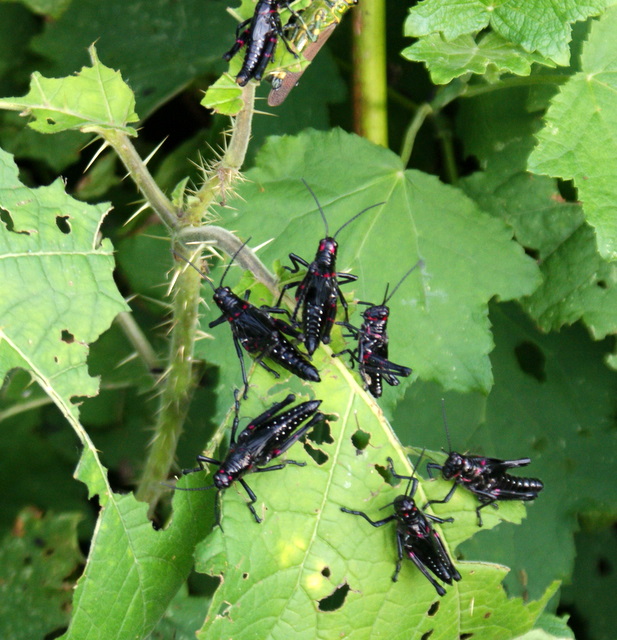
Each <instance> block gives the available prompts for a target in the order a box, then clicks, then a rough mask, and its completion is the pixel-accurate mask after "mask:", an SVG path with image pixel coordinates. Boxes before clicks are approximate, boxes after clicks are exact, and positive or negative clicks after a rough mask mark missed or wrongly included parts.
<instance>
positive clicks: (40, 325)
mask: <svg viewBox="0 0 617 640" xmlns="http://www.w3.org/2000/svg"><path fill="white" fill-rule="evenodd" d="M0 167H1V169H0V171H1V172H2V186H1V187H0V206H1V207H2V209H4V211H5V212H6V216H8V218H9V220H10V223H9V224H7V223H6V222H4V220H3V223H1V224H0V317H1V318H2V321H1V322H0V380H3V379H4V376H5V375H6V373H7V372H8V371H9V370H10V369H11V368H13V367H22V368H24V369H26V370H27V371H29V372H30V373H31V374H32V375H33V376H34V378H35V379H36V380H37V382H38V383H39V384H40V385H41V386H42V388H43V389H44V390H45V391H46V392H47V393H48V394H49V395H50V396H51V397H52V399H53V400H54V401H56V402H57V403H58V401H59V400H60V399H62V401H63V403H64V404H65V405H66V406H67V407H69V408H70V413H72V414H73V415H77V413H78V406H77V405H75V404H73V403H71V398H72V397H74V396H79V395H82V396H91V395H95V394H96V392H97V389H98V381H97V380H96V379H95V378H92V377H90V375H89V374H88V369H87V366H86V356H87V354H88V347H87V345H88V344H89V343H91V342H93V341H94V340H96V338H98V336H99V335H100V334H101V333H102V332H103V331H105V330H106V329H107V328H108V327H109V325H110V324H111V321H112V320H113V318H114V316H115V315H116V314H117V313H119V312H120V311H124V310H126V309H127V306H126V303H125V302H124V300H123V299H122V296H121V295H120V292H119V291H118V289H117V288H116V285H115V283H114V281H113V278H112V270H113V267H114V258H113V251H112V246H111V243H110V242H109V240H103V241H102V242H100V243H99V239H98V238H97V234H98V231H99V227H100V225H101V221H102V219H103V217H104V216H105V214H106V213H107V207H106V206H105V205H89V204H85V203H83V202H79V201H77V200H74V199H73V198H71V197H69V196H68V195H67V194H66V193H65V191H64V184H63V183H62V181H61V180H57V181H56V182H54V183H53V184H51V185H49V186H47V187H39V188H38V189H31V188H29V187H26V186H24V185H23V184H22V183H21V182H20V181H19V178H18V170H17V167H16V165H15V163H14V162H13V160H12V158H11V157H10V155H9V154H7V153H5V152H4V151H1V150H0Z"/></svg>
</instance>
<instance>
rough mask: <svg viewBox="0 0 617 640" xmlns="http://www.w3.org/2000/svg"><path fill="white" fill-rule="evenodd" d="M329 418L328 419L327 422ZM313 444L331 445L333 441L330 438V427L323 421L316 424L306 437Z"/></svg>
mask: <svg viewBox="0 0 617 640" xmlns="http://www.w3.org/2000/svg"><path fill="white" fill-rule="evenodd" d="M329 419H330V418H328V420H329ZM308 437H309V438H310V439H311V441H312V442H314V443H315V444H332V443H333V442H334V439H333V438H332V432H331V431H330V425H329V424H328V423H327V422H326V421H325V420H324V422H320V423H319V424H316V425H315V426H314V427H313V429H312V430H311V432H310V433H309V436H308Z"/></svg>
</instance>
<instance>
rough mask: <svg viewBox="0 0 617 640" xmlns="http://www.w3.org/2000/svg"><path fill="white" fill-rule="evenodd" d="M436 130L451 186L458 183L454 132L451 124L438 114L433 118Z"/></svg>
mask: <svg viewBox="0 0 617 640" xmlns="http://www.w3.org/2000/svg"><path fill="white" fill-rule="evenodd" d="M433 123H434V124H435V130H436V131H437V139H438V140H439V143H440V145H441V153H442V156H443V164H444V172H445V174H446V176H447V181H448V182H449V183H450V184H456V183H457V182H458V165H457V163H456V158H455V157H454V146H453V144H452V130H451V129H450V124H449V122H448V121H447V120H446V119H445V118H444V117H443V116H442V115H441V114H437V115H436V116H435V117H434V118H433Z"/></svg>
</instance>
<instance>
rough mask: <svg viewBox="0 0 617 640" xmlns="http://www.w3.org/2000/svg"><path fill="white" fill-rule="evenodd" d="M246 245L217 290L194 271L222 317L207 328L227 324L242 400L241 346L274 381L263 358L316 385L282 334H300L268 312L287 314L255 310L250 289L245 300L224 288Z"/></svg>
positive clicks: (311, 371)
mask: <svg viewBox="0 0 617 640" xmlns="http://www.w3.org/2000/svg"><path fill="white" fill-rule="evenodd" d="M245 244H246V243H245ZM245 244H243V245H242V246H241V247H240V248H239V249H238V251H236V253H235V254H234V255H233V256H232V258H231V261H230V262H229V265H228V266H227V268H226V269H225V272H224V273H223V277H222V278H221V282H220V284H219V286H218V287H215V286H214V285H213V284H212V282H210V280H209V279H208V278H205V276H203V274H201V271H199V269H197V271H199V273H200V274H201V275H202V277H204V279H206V280H208V282H209V283H210V286H211V287H212V289H213V290H214V295H213V299H214V302H216V304H217V306H218V307H219V309H220V310H221V312H222V315H221V316H220V317H219V318H217V319H216V320H213V321H212V322H210V324H209V325H208V326H209V327H210V328H212V327H216V326H218V325H219V324H222V323H223V322H225V321H227V322H229V326H230V328H231V333H232V337H233V342H234V346H235V348H236V353H237V355H238V358H239V360H240V368H241V370H242V382H243V383H244V391H245V397H246V393H247V391H248V379H247V377H246V369H245V367H244V355H243V353H242V348H241V346H242V347H244V348H245V349H246V350H247V351H248V352H249V353H250V354H252V355H254V356H255V357H256V360H257V362H258V363H259V364H260V365H261V366H262V367H263V368H264V369H266V371H269V372H270V373H272V374H273V375H274V376H275V377H276V378H278V377H279V374H278V373H277V372H276V371H274V370H273V369H272V368H270V367H269V366H268V365H267V364H266V363H265V362H264V361H263V359H264V358H269V359H270V360H272V361H273V362H276V363H277V364H279V365H280V366H281V367H283V368H284V369H287V371H291V373H293V374H294V375H296V376H298V377H299V378H302V379H303V380H309V381H311V382H319V381H320V380H321V378H320V377H319V373H318V371H317V369H316V368H315V367H314V366H313V365H312V364H311V363H310V362H309V361H308V360H307V359H306V357H305V356H304V355H302V353H300V351H298V349H296V347H294V345H293V344H292V343H291V342H290V341H289V340H288V339H287V338H286V337H285V335H283V334H287V335H290V336H293V337H299V333H298V332H297V331H296V330H295V329H294V328H293V327H292V326H290V325H289V324H287V323H286V322H284V321H283V320H281V319H280V318H273V317H272V316H271V315H270V313H269V312H272V313H274V312H282V313H288V312H287V311H285V310H283V309H277V308H272V307H256V306H254V305H252V304H251V303H250V302H249V301H248V299H249V296H250V291H249V290H247V291H246V292H245V294H244V298H240V297H238V296H237V295H236V294H235V293H234V292H233V291H232V290H231V289H230V288H229V287H224V286H223V280H224V279H225V276H226V275H227V272H228V271H229V268H230V267H231V265H232V264H233V261H234V259H235V258H236V256H237V255H238V253H240V251H242V249H243V248H244V246H245ZM180 257H182V256H180ZM183 259H184V258H183ZM185 260H186V259H185ZM187 262H188V261H187ZM189 264H190V265H191V266H192V267H193V268H195V269H196V268H197V267H195V265H193V264H191V263H190V262H189Z"/></svg>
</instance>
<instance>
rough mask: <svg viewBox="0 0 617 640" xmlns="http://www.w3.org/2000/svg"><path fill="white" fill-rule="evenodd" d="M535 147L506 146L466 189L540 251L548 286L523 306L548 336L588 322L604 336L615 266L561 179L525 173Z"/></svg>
mask: <svg viewBox="0 0 617 640" xmlns="http://www.w3.org/2000/svg"><path fill="white" fill-rule="evenodd" d="M531 148H532V142H531V140H530V139H529V138H527V139H525V140H522V141H514V142H512V143H510V144H507V145H505V146H504V147H503V148H502V149H500V150H499V151H496V152H495V153H494V154H493V156H492V157H489V158H488V159H487V169H486V171H483V172H477V173H476V174H474V175H472V176H470V177H469V178H466V179H465V180H463V181H462V186H463V188H464V189H465V191H466V192H467V193H468V194H469V195H470V196H471V197H473V198H474V199H475V200H476V201H477V202H478V204H479V205H480V206H481V207H482V208H483V209H484V210H486V211H490V212H491V213H493V214H494V215H495V216H499V217H500V218H503V219H504V220H506V221H507V222H508V223H509V224H511V225H512V227H513V228H514V231H515V234H516V238H517V240H518V241H519V242H520V243H521V244H522V245H523V246H525V247H528V248H530V249H533V250H534V251H536V252H537V254H538V257H539V259H540V269H541V271H542V275H543V277H544V278H543V282H542V284H541V285H540V286H539V287H538V289H536V291H535V292H534V293H532V294H531V296H529V297H528V298H525V300H524V301H523V304H524V306H525V308H526V310H527V312H528V313H529V314H530V315H531V316H532V317H533V318H534V319H535V320H536V322H538V324H539V326H540V327H541V328H542V329H543V330H544V331H550V330H553V329H560V328H561V327H563V326H564V325H567V324H573V323H574V322H576V321H577V320H583V321H584V322H585V324H586V325H587V326H588V327H589V329H590V331H591V333H592V335H593V336H594V337H595V338H596V339H601V338H604V337H605V336H606V335H609V334H612V333H615V332H616V331H617V287H616V286H615V284H616V282H617V271H616V268H617V267H615V266H614V264H613V263H610V262H608V261H606V260H604V259H603V258H602V257H601V256H600V255H599V254H598V251H597V248H596V242H595V236H594V233H593V231H592V230H591V228H590V227H589V226H588V225H587V224H586V223H585V219H584V217H583V214H582V211H581V207H580V206H579V205H578V204H572V203H568V202H565V201H564V200H563V198H562V197H561V195H560V194H559V190H558V188H557V184H556V182H555V180H553V179H551V178H546V177H543V176H533V175H532V174H529V173H528V172H527V171H526V170H525V165H526V159H527V156H528V154H529V152H530V151H531Z"/></svg>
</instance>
